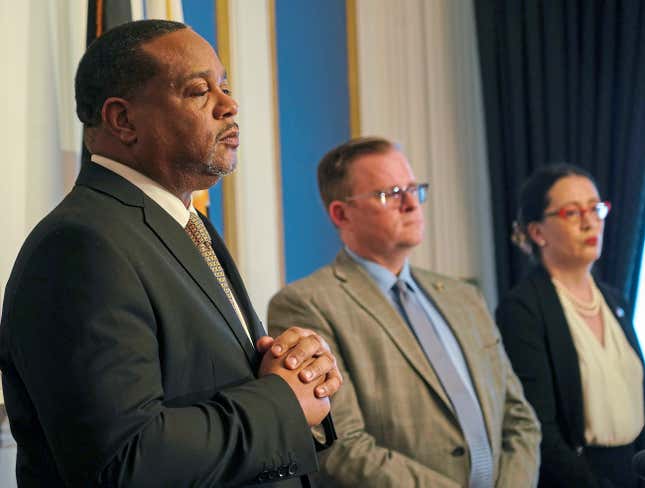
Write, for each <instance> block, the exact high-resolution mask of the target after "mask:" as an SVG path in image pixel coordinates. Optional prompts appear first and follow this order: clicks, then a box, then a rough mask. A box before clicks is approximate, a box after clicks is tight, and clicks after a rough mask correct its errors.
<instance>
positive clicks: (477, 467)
mask: <svg viewBox="0 0 645 488" xmlns="http://www.w3.org/2000/svg"><path fill="white" fill-rule="evenodd" d="M392 290H393V291H394V293H395V295H396V297H397V298H398V300H399V303H400V304H401V308H402V309H403V312H404V315H405V317H404V318H405V319H406V320H407V322H408V325H409V326H410V327H411V329H412V330H413V332H414V333H415V335H416V336H417V340H418V341H419V344H420V345H421V348H422V349H423V352H424V353H425V355H426V357H427V358H428V361H430V364H431V365H432V368H433V369H434V370H435V373H436V374H437V376H438V377H439V381H441V384H442V386H443V389H444V390H445V392H446V394H447V395H448V398H450V402H451V403H452V406H453V408H454V409H455V413H456V414H457V420H458V421H459V425H460V426H461V430H462V432H463V434H464V437H465V438H466V442H467V443H468V447H469V451H470V482H469V484H468V486H469V488H492V486H493V455H492V453H491V449H490V444H489V443H488V436H487V434H486V425H485V423H484V417H483V414H482V411H481V408H480V407H479V405H478V402H477V400H476V399H475V398H473V396H472V394H471V393H470V391H468V389H467V388H466V385H465V384H464V382H463V380H462V379H461V376H459V372H458V371H457V368H456V367H455V364H454V363H453V361H452V359H451V358H450V355H449V354H448V351H447V350H446V348H445V347H444V345H443V342H441V339H440V337H439V335H438V334H437V331H436V330H435V327H434V325H433V324H432V322H431V321H430V318H429V317H428V314H427V313H426V311H425V310H424V309H423V307H422V306H421V303H419V301H418V300H417V298H416V297H415V296H414V295H413V294H412V293H410V291H409V290H408V288H407V285H406V284H405V281H403V280H399V281H397V282H396V283H395V284H394V286H392Z"/></svg>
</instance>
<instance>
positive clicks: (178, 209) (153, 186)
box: [92, 154, 197, 227]
mask: <svg viewBox="0 0 645 488" xmlns="http://www.w3.org/2000/svg"><path fill="white" fill-rule="evenodd" d="M92 161H93V162H94V163H96V164H98V165H99V166H103V167H104V168H105V169H108V170H110V171H112V172H113V173H116V174H118V175H119V176H121V177H122V178H125V179H126V180H128V181H129V182H130V183H132V184H133V185H134V186H136V187H137V188H139V189H140V190H141V191H142V192H143V193H145V194H146V195H147V196H148V197H149V198H150V199H151V200H153V201H154V202H155V203H156V204H157V205H159V206H160V207H161V208H163V209H164V210H165V211H166V212H168V214H170V216H171V217H172V218H173V219H175V220H176V221H177V223H178V224H179V225H181V226H182V227H186V224H188V219H189V218H190V212H193V213H197V212H196V211H195V208H194V207H193V202H192V200H191V202H190V207H188V208H186V207H185V206H184V202H182V201H181V199H179V198H178V197H177V196H175V195H173V194H172V193H170V192H169V191H168V190H167V189H166V188H164V187H163V186H161V185H160V184H159V183H157V182H156V181H154V180H152V179H150V178H148V177H147V176H146V175H144V174H142V173H139V172H138V171H137V170H135V169H133V168H131V167H130V166H126V165H125V164H123V163H119V162H118V161H114V160H113V159H110V158H107V157H105V156H101V155H99V154H92Z"/></svg>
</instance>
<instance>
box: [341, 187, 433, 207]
mask: <svg viewBox="0 0 645 488" xmlns="http://www.w3.org/2000/svg"><path fill="white" fill-rule="evenodd" d="M429 186H430V185H429V184H428V183H412V184H411V185H408V186H407V187H406V188H401V187H400V186H393V187H392V188H390V189H389V190H377V191H371V192H369V193H362V194H360V195H353V196H351V197H346V198H345V199H344V200H345V201H346V202H350V201H352V200H359V199H362V198H373V197H376V198H378V199H379V201H380V202H381V205H383V206H384V207H393V208H394V207H396V208H398V207H400V206H401V202H402V201H403V195H404V194H406V195H409V196H411V197H413V196H415V195H416V197H417V199H418V200H419V203H424V202H425V201H426V198H427V197H428V187H429Z"/></svg>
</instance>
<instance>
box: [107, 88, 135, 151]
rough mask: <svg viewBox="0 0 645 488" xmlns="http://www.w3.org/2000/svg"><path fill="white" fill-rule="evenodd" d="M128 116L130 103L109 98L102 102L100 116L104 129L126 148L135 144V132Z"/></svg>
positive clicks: (116, 98) (120, 99) (117, 98)
mask: <svg viewBox="0 0 645 488" xmlns="http://www.w3.org/2000/svg"><path fill="white" fill-rule="evenodd" d="M130 114H131V105H130V102H128V101H127V100H125V99H123V98H119V97H110V98H108V99H106V100H105V102H103V109H102V110H101V116H102V118H103V124H104V126H105V128H106V129H107V130H108V131H109V132H110V133H111V134H112V135H113V136H114V137H116V138H117V139H119V140H120V141H121V142H122V143H123V144H125V145H126V146H131V145H132V144H134V143H135V142H137V131H136V128H135V126H134V124H133V122H132V120H131V118H130Z"/></svg>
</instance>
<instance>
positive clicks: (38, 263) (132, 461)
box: [7, 225, 317, 487]
mask: <svg viewBox="0 0 645 488" xmlns="http://www.w3.org/2000/svg"><path fill="white" fill-rule="evenodd" d="M120 249H121V248H120V246H118V245H116V243H113V242H111V241H110V238H109V236H104V235H97V234H96V232H94V231H91V230H88V229H87V228H85V227H84V226H78V225H77V226H73V227H72V226H66V227H64V228H59V229H58V230H55V231H54V232H50V233H49V234H48V235H47V236H45V237H44V238H43V239H42V240H41V242H40V244H39V245H37V246H36V249H35V251H34V252H33V253H32V254H31V256H27V257H26V259H25V260H24V265H23V266H22V271H21V275H20V276H18V277H17V282H16V283H15V286H14V287H13V289H14V290H15V291H14V293H13V296H12V297H11V305H10V307H9V309H8V313H9V314H10V316H9V317H7V320H9V321H12V329H11V330H12V334H11V336H10V341H11V347H12V351H14V352H13V355H14V363H15V365H16V368H17V370H18V371H19V373H20V377H21V379H22V381H23V382H24V385H25V388H26V390H27V392H28V393H29V396H30V399H31V401H32V402H33V405H34V408H35V409H36V410H37V412H38V416H39V420H40V423H41V425H42V428H43V431H44V435H45V437H46V439H47V442H48V444H49V446H50V448H51V451H52V453H53V454H54V457H55V461H56V464H57V467H58V470H59V472H60V473H61V475H62V476H63V478H64V480H65V482H66V484H68V485H70V486H90V485H91V486H97V485H101V484H105V485H109V486H137V487H146V486H159V483H160V480H163V485H164V486H222V487H225V486H239V485H243V484H246V483H251V482H254V481H256V478H257V477H258V475H260V474H261V473H262V472H263V471H265V470H266V469H267V468H268V467H269V466H271V465H274V466H275V465H278V466H279V465H288V466H290V467H291V468H292V469H291V471H295V472H292V473H289V475H290V476H291V475H294V474H295V475H302V474H303V473H307V472H311V471H314V470H315V469H316V467H317V460H316V454H315V450H314V446H313V442H312V439H311V435H310V432H309V428H308V426H307V423H306V420H305V418H304V415H303V414H302V410H301V409H300V407H299V405H298V402H297V400H296V398H295V396H294V395H293V393H292V392H291V390H290V388H289V386H288V385H287V384H286V383H285V382H284V381H283V380H282V379H281V378H279V377H277V376H273V375H270V376H266V377H263V378H261V379H253V378H250V379H249V381H247V382H244V383H242V384H240V385H238V386H235V387H231V388H227V389H225V390H222V391H219V392H216V393H214V394H213V396H212V398H210V399H209V400H207V401H203V402H199V403H195V404H192V405H189V406H186V407H180V408H171V407H168V406H166V405H165V404H164V387H163V383H162V368H164V367H168V365H166V364H164V363H163V360H162V355H163V350H164V348H165V347H167V346H168V345H166V344H164V343H163V340H162V335H160V331H158V330H157V317H156V316H155V309H154V305H153V304H152V303H150V301H149V298H148V297H149V295H148V294H147V293H146V286H149V284H145V283H143V282H142V281H141V279H140V277H139V275H138V274H137V272H136V269H135V263H132V262H131V261H130V260H129V259H128V258H126V257H125V256H123V255H122V252H121V251H120ZM160 279H173V278H172V277H165V278H164V277H161V278H160ZM169 299H173V298H172V297H169ZM173 366H174V367H181V365H173ZM265 472H266V471H265Z"/></svg>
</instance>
